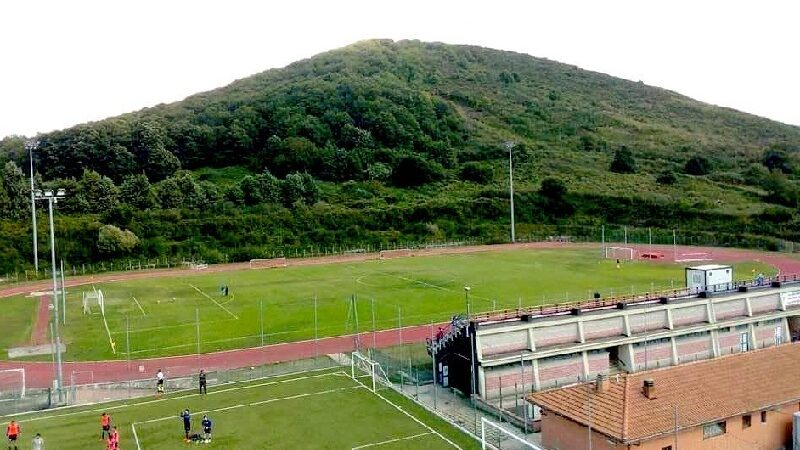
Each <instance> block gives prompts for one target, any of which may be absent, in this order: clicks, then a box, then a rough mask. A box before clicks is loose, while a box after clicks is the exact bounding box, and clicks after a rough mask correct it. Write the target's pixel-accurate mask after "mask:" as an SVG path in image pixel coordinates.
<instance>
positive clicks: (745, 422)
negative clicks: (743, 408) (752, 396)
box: [742, 414, 752, 428]
mask: <svg viewBox="0 0 800 450" xmlns="http://www.w3.org/2000/svg"><path fill="white" fill-rule="evenodd" d="M751 419H752V418H751V416H750V414H746V415H744V416H742V428H750V425H751V423H752V422H751Z"/></svg>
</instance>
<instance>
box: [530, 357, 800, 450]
mask: <svg viewBox="0 0 800 450" xmlns="http://www.w3.org/2000/svg"><path fill="white" fill-rule="evenodd" d="M798 373H800V343H794V344H784V345H779V346H775V347H769V348H766V349H761V350H755V351H751V352H746V353H740V354H735V355H728V356H723V357H719V358H716V359H711V360H705V361H698V362H694V363H688V364H683V365H678V366H673V367H668V368H663V369H656V370H649V371H644V372H638V373H631V374H621V375H619V376H618V377H610V378H609V379H608V382H607V383H606V386H605V388H604V389H603V390H602V392H600V391H597V390H596V383H594V382H593V383H582V384H578V385H574V386H569V387H564V388H560V389H552V390H548V391H543V392H536V393H533V394H530V395H528V401H530V402H532V403H534V404H536V405H539V406H540V407H542V408H543V409H544V410H546V411H547V412H548V413H555V414H558V415H560V416H563V417H566V418H568V419H570V420H572V421H574V422H577V423H579V424H582V425H584V426H588V425H591V427H592V428H593V429H594V430H596V431H598V432H600V433H603V434H605V435H606V436H608V437H610V438H612V439H614V440H617V441H619V442H623V443H635V442H639V441H644V440H648V439H650V438H654V437H657V436H659V435H662V434H666V433H671V432H674V431H675V422H676V415H677V424H678V425H677V426H678V428H679V429H684V428H691V427H695V426H698V425H702V424H706V423H711V422H715V421H718V420H722V419H725V418H728V417H734V416H738V415H741V414H746V413H749V412H755V411H759V410H763V409H767V408H770V407H774V406H778V405H783V404H786V403H789V402H793V401H798V400H800V383H798V375H797V374H798ZM645 380H652V382H653V388H654V389H653V391H652V392H654V394H653V395H651V396H650V398H648V397H647V396H645V394H644V389H643V386H644V382H645Z"/></svg>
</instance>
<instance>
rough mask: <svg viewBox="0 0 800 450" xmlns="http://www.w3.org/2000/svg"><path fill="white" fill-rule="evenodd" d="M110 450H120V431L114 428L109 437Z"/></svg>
mask: <svg viewBox="0 0 800 450" xmlns="http://www.w3.org/2000/svg"><path fill="white" fill-rule="evenodd" d="M108 448H110V449H113V450H117V449H119V431H117V427H114V429H113V430H112V431H111V434H109V435H108Z"/></svg>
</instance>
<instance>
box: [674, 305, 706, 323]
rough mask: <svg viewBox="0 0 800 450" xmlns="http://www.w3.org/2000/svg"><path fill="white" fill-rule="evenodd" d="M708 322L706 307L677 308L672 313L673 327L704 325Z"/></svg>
mask: <svg viewBox="0 0 800 450" xmlns="http://www.w3.org/2000/svg"><path fill="white" fill-rule="evenodd" d="M707 320H708V316H707V314H706V306H705V305H693V306H688V307H686V308H676V309H674V310H673V311H672V325H673V326H675V327H682V326H686V325H693V324H696V323H703V322H705V321H707Z"/></svg>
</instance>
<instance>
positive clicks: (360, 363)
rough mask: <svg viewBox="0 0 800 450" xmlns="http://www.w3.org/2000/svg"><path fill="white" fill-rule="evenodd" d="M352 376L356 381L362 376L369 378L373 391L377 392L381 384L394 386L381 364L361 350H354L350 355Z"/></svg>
mask: <svg viewBox="0 0 800 450" xmlns="http://www.w3.org/2000/svg"><path fill="white" fill-rule="evenodd" d="M350 376H351V377H352V378H353V379H354V380H356V381H358V378H360V377H361V378H369V381H368V382H369V383H370V385H371V388H372V392H376V391H377V389H378V387H379V385H381V384H382V385H384V386H386V387H392V382H391V381H389V377H388V376H387V375H386V372H385V371H384V370H383V368H382V367H381V365H380V364H378V363H377V362H375V361H373V360H371V359H369V358H367V357H366V356H365V355H363V354H361V353H359V352H353V354H352V355H351V356H350Z"/></svg>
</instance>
